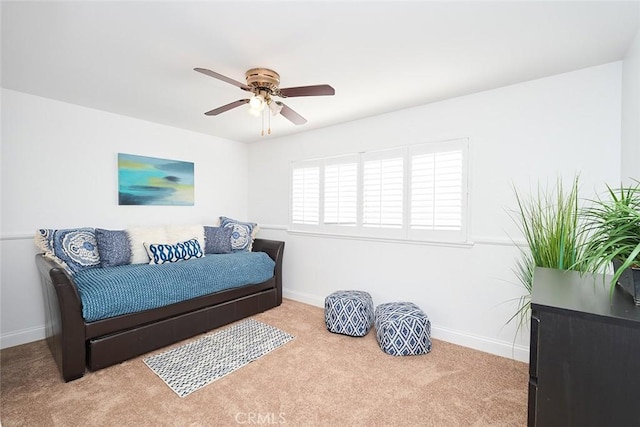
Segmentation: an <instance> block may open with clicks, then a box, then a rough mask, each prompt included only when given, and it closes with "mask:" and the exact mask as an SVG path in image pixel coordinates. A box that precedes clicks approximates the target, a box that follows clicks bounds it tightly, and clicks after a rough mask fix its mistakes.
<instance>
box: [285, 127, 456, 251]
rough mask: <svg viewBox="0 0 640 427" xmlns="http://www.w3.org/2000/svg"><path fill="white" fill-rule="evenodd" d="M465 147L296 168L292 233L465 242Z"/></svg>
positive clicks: (447, 145)
mask: <svg viewBox="0 0 640 427" xmlns="http://www.w3.org/2000/svg"><path fill="white" fill-rule="evenodd" d="M467 150H468V148H467V141H466V140H465V139H457V140H450V141H441V142H437V143H429V144H420V145H414V146H409V147H402V148H394V149H390V150H382V151H374V152H365V153H358V154H352V155H347V156H340V157H334V158H325V159H318V160H312V161H304V162H297V163H294V164H293V165H292V170H291V224H290V229H291V230H293V231H296V230H298V231H312V232H318V233H329V234H346V235H359V236H366V237H385V238H393V239H405V240H418V241H443V242H464V241H466V228H465V223H466V211H467V185H466V182H467Z"/></svg>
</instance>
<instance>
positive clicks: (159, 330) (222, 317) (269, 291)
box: [36, 239, 284, 381]
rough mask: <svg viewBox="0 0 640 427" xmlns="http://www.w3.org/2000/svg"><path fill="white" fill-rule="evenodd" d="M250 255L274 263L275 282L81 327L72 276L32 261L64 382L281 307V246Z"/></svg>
mask: <svg viewBox="0 0 640 427" xmlns="http://www.w3.org/2000/svg"><path fill="white" fill-rule="evenodd" d="M252 250H253V251H254V252H266V253H267V254H268V255H269V256H270V257H271V258H272V259H273V260H274V261H275V262H276V265H275V269H274V276H273V277H272V278H271V279H269V280H267V281H266V282H262V283H259V284H257V285H246V286H242V287H239V288H234V289H229V290H225V291H221V292H217V293H214V294H210V295H205V296H202V297H199V298H194V299H191V300H187V301H182V302H179V303H176V304H172V305H169V306H166V307H160V308H155V309H152V310H146V311H142V312H139V313H132V314H127V315H122V316H117V317H112V318H109V319H104V320H99V321H95V322H89V323H87V322H85V321H84V318H83V317H82V302H81V301H80V297H79V295H78V291H77V288H76V285H75V283H74V282H73V278H72V276H70V275H69V274H68V273H67V272H66V271H65V269H64V268H62V267H61V266H60V265H58V264H57V263H55V262H53V261H51V260H48V259H46V258H44V257H43V256H42V254H38V255H36V264H37V266H38V271H39V273H40V278H41V281H42V287H43V292H44V297H45V308H46V321H47V323H46V335H47V344H48V345H49V348H50V349H51V352H52V353H53V356H54V358H55V360H56V362H57V364H58V368H59V369H60V372H61V373H62V378H63V379H64V380H65V381H72V380H74V379H77V378H80V377H82V376H83V375H84V372H85V367H88V368H89V370H91V371H95V370H97V369H102V368H106V367H107V366H111V365H114V364H116V363H120V362H123V361H125V360H128V359H131V358H133V357H136V356H139V355H141V354H144V353H147V352H149V351H152V350H156V349H158V348H161V347H164V346H167V345H169V344H173V343H175V342H177V341H180V340H183V339H186V338H189V337H192V336H194V335H197V334H201V333H203V332H207V331H210V330H211V329H214V328H217V327H220V326H222V325H226V324H228V323H231V322H235V321H236V320H240V319H243V318H245V317H248V316H252V315H254V314H257V313H261V312H263V311H265V310H268V309H270V308H273V307H277V306H279V305H280V304H281V303H282V256H283V252H284V242H281V241H276V240H266V239H255V241H254V243H253V249H252Z"/></svg>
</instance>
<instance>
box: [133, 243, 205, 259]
mask: <svg viewBox="0 0 640 427" xmlns="http://www.w3.org/2000/svg"><path fill="white" fill-rule="evenodd" d="M144 247H145V249H146V250H147V254H148V255H149V258H151V261H149V264H164V263H167V262H177V261H186V260H188V259H192V258H202V257H203V256H204V253H203V252H202V248H201V247H200V243H199V242H198V239H195V238H194V239H190V240H187V241H186V242H180V243H176V244H174V245H170V244H168V243H147V242H144Z"/></svg>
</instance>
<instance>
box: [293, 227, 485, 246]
mask: <svg viewBox="0 0 640 427" xmlns="http://www.w3.org/2000/svg"><path fill="white" fill-rule="evenodd" d="M286 231H287V233H289V234H292V235H297V236H308V237H321V238H329V239H344V240H360V241H368V242H383V243H396V244H397V243H400V244H405V245H423V246H448V247H455V248H471V247H473V246H474V242H471V241H467V242H440V241H432V240H409V239H394V238H386V237H375V236H362V235H346V234H335V233H321V232H313V231H300V230H291V229H287V230H286Z"/></svg>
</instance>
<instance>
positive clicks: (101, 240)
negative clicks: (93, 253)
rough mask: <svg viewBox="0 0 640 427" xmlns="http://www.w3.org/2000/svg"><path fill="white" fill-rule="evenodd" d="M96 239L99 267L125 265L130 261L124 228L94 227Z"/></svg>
mask: <svg viewBox="0 0 640 427" xmlns="http://www.w3.org/2000/svg"><path fill="white" fill-rule="evenodd" d="M96 241H97V242H98V253H99V254H100V266H101V267H114V266H116V265H125V264H129V262H130V261H131V247H130V246H129V235H128V234H127V232H126V231H125V230H105V229H102V228H96Z"/></svg>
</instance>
